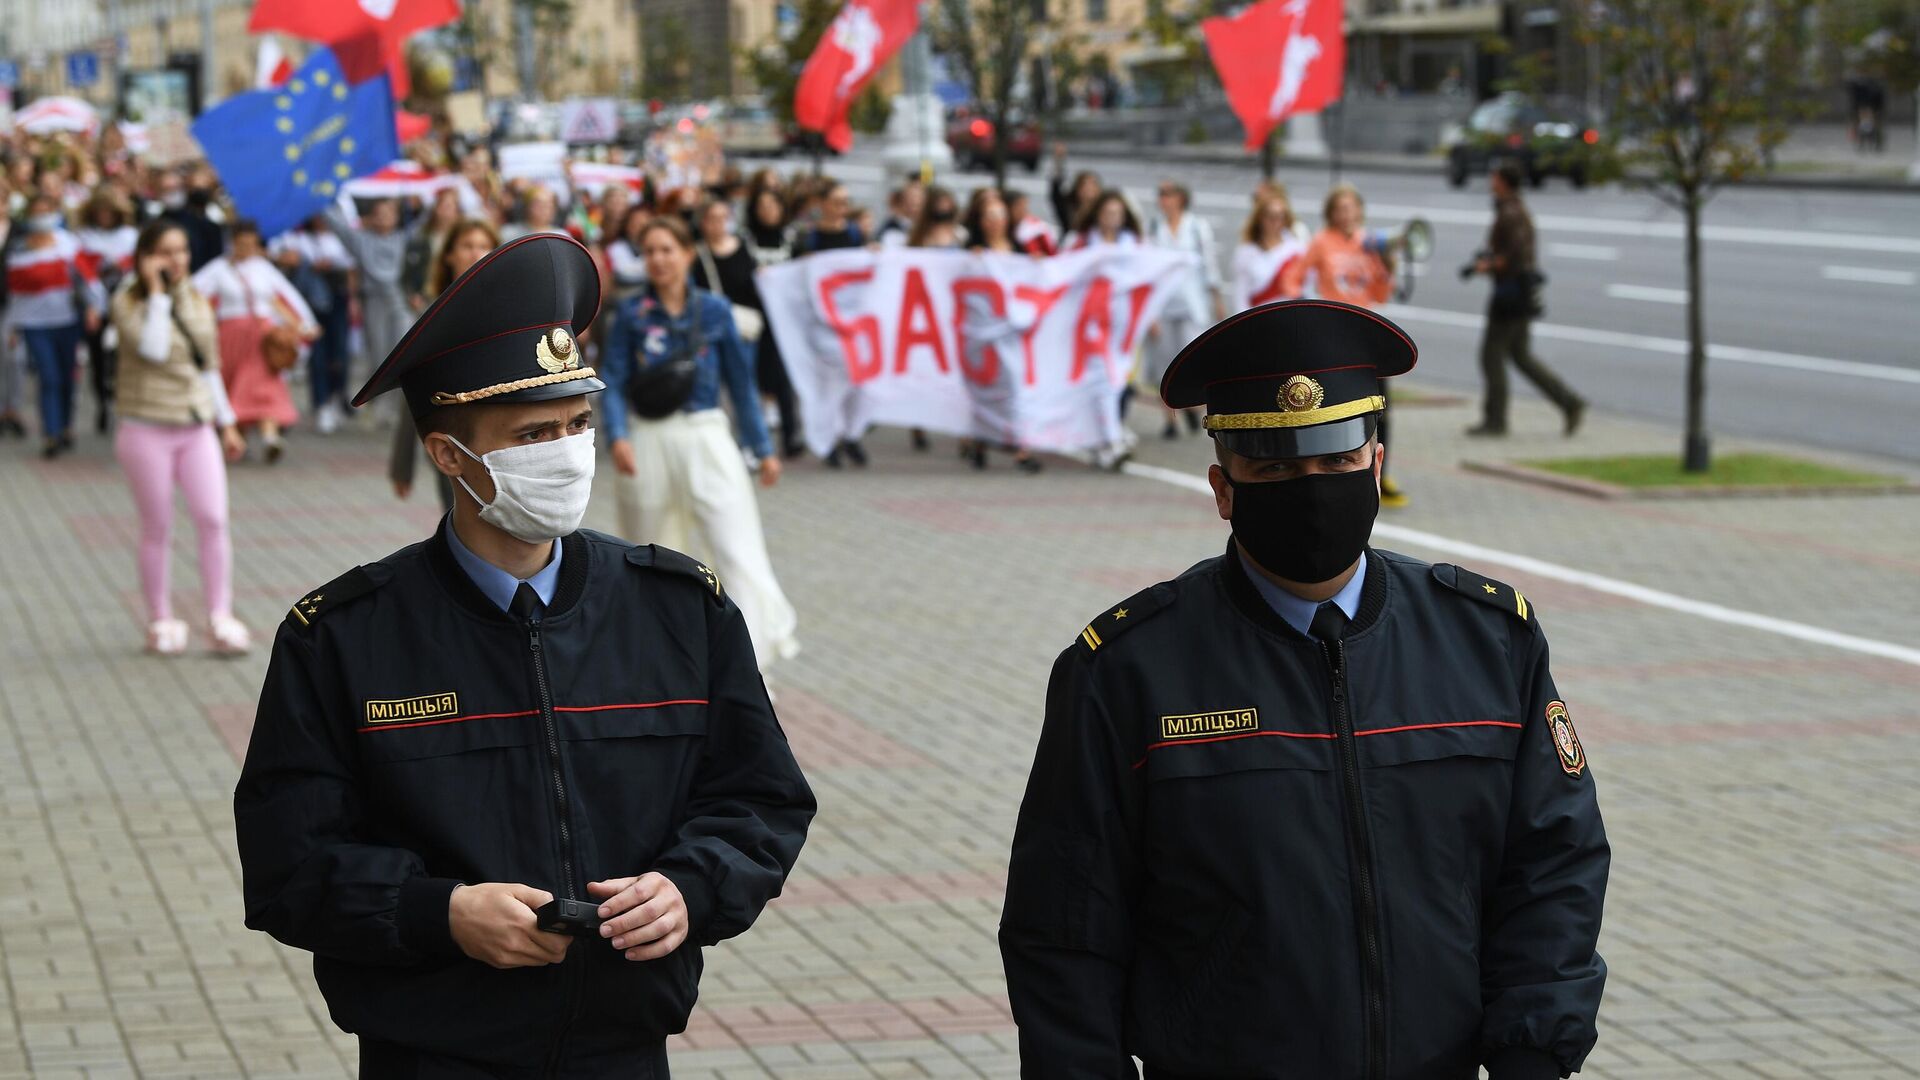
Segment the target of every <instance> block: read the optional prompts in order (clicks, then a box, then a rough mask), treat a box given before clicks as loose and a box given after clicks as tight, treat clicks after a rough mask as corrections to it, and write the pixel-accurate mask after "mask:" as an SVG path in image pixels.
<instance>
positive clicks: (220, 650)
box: [207, 615, 253, 656]
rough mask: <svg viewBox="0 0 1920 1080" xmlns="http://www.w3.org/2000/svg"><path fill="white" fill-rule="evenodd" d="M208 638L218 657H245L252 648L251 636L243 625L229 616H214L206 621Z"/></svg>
mask: <svg viewBox="0 0 1920 1080" xmlns="http://www.w3.org/2000/svg"><path fill="white" fill-rule="evenodd" d="M207 621H208V624H209V626H208V637H209V638H211V639H212V646H213V651H214V652H215V653H217V654H218V655H220V656H245V655H246V654H247V652H248V650H250V649H252V648H253V634H252V633H251V632H249V631H248V630H247V626H246V624H245V623H243V622H241V621H240V620H239V619H236V618H234V617H233V616H231V615H214V616H212V617H210V618H209V619H208V620H207Z"/></svg>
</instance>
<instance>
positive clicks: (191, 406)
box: [111, 218, 252, 656]
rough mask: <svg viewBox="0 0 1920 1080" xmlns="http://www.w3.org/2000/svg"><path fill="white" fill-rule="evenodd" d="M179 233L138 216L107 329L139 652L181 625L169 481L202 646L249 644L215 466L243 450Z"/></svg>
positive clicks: (183, 639)
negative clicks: (131, 527)
mask: <svg viewBox="0 0 1920 1080" xmlns="http://www.w3.org/2000/svg"><path fill="white" fill-rule="evenodd" d="M189 258H190V256H189V253H188V247H187V234H186V231H185V230H183V229H182V228H181V227H180V226H179V225H178V224H177V223H175V222H173V221H172V220H170V219H167V218H160V219H158V220H156V221H153V222H150V223H149V224H148V225H147V227H146V228H144V229H142V230H141V231H140V236H139V239H138V240H137V241H136V242H135V244H134V275H135V276H134V279H133V280H132V281H131V282H129V283H128V285H127V287H126V288H123V289H121V290H120V291H119V293H118V294H116V295H115V296H114V298H113V304H112V306H111V315H112V319H113V326H114V330H115V333H116V334H117V335H118V337H119V358H118V371H117V382H116V385H115V401H116V408H117V411H118V413H119V416H120V426H119V429H118V431H117V432H116V433H115V435H114V456H115V457H116V458H117V459H119V462H120V468H121V469H122V471H124V472H125V473H126V476H127V485H128V486H129V487H131V488H132V489H133V501H134V506H135V507H136V508H137V509H138V511H139V514H140V547H139V566H140V592H141V595H142V596H144V597H145V598H146V607H147V651H149V652H152V653H155V654H158V655H161V656H177V655H179V654H180V653H182V652H185V651H186V648H187V636H188V631H187V624H186V623H185V622H182V621H181V620H179V619H177V618H175V617H174V615H173V599H172V597H173V594H172V592H171V589H170V579H169V573H168V556H169V552H170V550H171V544H172V534H173V494H174V492H175V491H176V490H178V491H179V492H180V493H181V494H182V495H183V496H184V497H185V501H186V504H187V513H188V515H189V516H190V517H192V518H193V528H194V532H195V533H196V534H198V537H199V541H200V585H201V589H202V591H203V593H204V595H205V597H206V604H207V623H208V632H209V636H210V639H211V641H210V643H211V645H212V648H213V651H214V652H216V653H221V654H225V655H238V654H240V653H244V652H246V651H247V649H248V648H249V647H250V645H251V644H252V635H251V634H250V633H249V632H248V631H247V627H246V625H245V624H244V623H242V622H241V621H240V620H239V619H236V618H234V615H233V547H232V544H231V542H230V541H229V539H228V536H227V468H226V463H225V462H223V461H222V460H221V454H222V451H223V450H224V451H225V456H226V461H237V460H239V457H240V454H241V453H242V452H243V451H244V450H245V449H246V443H245V442H244V441H243V440H242V439H241V438H240V431H239V429H238V428H237V427H236V426H235V425H234V416H233V408H232V406H231V405H229V404H228V401H227V392H226V386H225V384H224V383H223V382H222V381H221V378H220V334H219V331H218V329H217V328H216V325H215V321H214V314H213V306H212V305H211V304H209V303H208V302H207V298H206V297H205V296H204V295H203V294H202V293H201V292H200V290H199V289H197V288H196V287H195V286H194V284H193V279H191V278H189V277H188V276H187V267H188V264H189Z"/></svg>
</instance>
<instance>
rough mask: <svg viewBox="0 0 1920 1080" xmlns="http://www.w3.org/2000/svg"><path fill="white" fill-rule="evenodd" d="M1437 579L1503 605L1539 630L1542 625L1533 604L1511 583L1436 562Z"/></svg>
mask: <svg viewBox="0 0 1920 1080" xmlns="http://www.w3.org/2000/svg"><path fill="white" fill-rule="evenodd" d="M1433 579H1434V580H1435V581H1438V582H1439V583H1440V584H1442V585H1445V586H1447V587H1448V588H1451V589H1453V590H1454V591H1456V592H1458V593H1459V594H1460V595H1462V596H1466V597H1470V598H1472V599H1474V600H1478V601H1480V602H1481V603H1483V604H1487V605H1490V606H1492V607H1496V608H1499V609H1500V610H1501V611H1504V612H1506V613H1507V614H1509V615H1511V616H1513V617H1514V618H1516V619H1519V620H1520V621H1521V622H1523V623H1526V624H1527V625H1528V626H1530V627H1533V628H1535V629H1538V628H1539V626H1540V621H1539V620H1538V619H1536V618H1534V614H1533V604H1532V603H1531V602H1530V601H1528V600H1527V598H1526V597H1525V596H1523V595H1521V592H1520V590H1519V589H1516V588H1514V587H1513V586H1511V585H1507V584H1504V583H1502V582H1498V581H1495V580H1493V579H1492V578H1489V577H1481V576H1480V575H1479V574H1476V573H1474V572H1473V571H1471V570H1469V569H1467V568H1466V567H1464V566H1455V565H1453V564H1452V563H1435V564H1434V565H1433Z"/></svg>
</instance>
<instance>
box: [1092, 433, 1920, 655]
mask: <svg viewBox="0 0 1920 1080" xmlns="http://www.w3.org/2000/svg"><path fill="white" fill-rule="evenodd" d="M1125 471H1126V472H1127V473H1128V474H1129V475H1131V476H1138V477H1141V478H1143V479H1147V480H1158V481H1159V482H1161V483H1163V484H1171V485H1173V486H1174V487H1179V488H1185V489H1187V490H1189V491H1194V492H1198V493H1201V494H1206V495H1211V494H1213V489H1212V488H1211V487H1208V486H1207V482H1206V480H1205V479H1203V478H1202V477H1199V476H1195V475H1192V474H1189V473H1183V472H1176V471H1175V470H1173V469H1163V468H1160V467H1159V466H1156V465H1142V464H1138V463H1134V462H1129V463H1128V464H1127V465H1126V466H1125ZM1373 535H1374V536H1376V537H1380V538H1382V539H1387V540H1395V541H1399V542H1401V543H1406V544H1412V545H1414V546H1416V547H1421V548H1425V549H1427V550H1429V551H1436V552H1439V553H1441V554H1443V555H1448V556H1452V557H1455V558H1461V559H1470V560H1472V561H1473V562H1474V563H1475V564H1478V565H1486V566H1504V567H1506V568H1508V569H1510V570H1518V571H1520V572H1521V573H1523V574H1531V575H1532V576H1534V577H1543V578H1548V579H1550V580H1553V581H1564V582H1566V583H1567V584H1569V585H1578V586H1580V587H1581V588H1584V589H1590V590H1592V591H1594V592H1598V593H1605V594H1607V595H1609V596H1618V597H1621V598H1623V599H1626V600H1632V601H1634V602H1636V603H1641V604H1645V605H1647V606H1648V607H1656V608H1661V609H1664V610H1666V611H1676V612H1679V613H1680V614H1683V615H1692V616H1694V617H1695V618H1700V619H1706V620H1708V621H1709V622H1717V623H1724V624H1726V625H1728V626H1739V627H1744V628H1746V629H1749V630H1758V631H1760V632H1762V633H1767V634H1775V635H1778V636H1780V637H1785V638H1792V639H1794V640H1796V641H1805V642H1810V643H1812V644H1815V645H1826V646H1828V647H1830V648H1835V649H1843V650H1845V651H1847V652H1854V653H1860V654H1863V655H1866V656H1877V657H1880V658H1881V659H1885V660H1895V661H1898V662H1900V663H1903V664H1912V665H1914V666H1916V667H1920V649H1913V648H1909V647H1907V646H1905V645H1895V644H1893V643H1892V642H1887V641H1879V640H1876V639H1874V638H1865V637H1859V636H1856V635H1854V634H1842V633H1840V632H1838V631H1835V630H1827V629H1823V628H1822V627H1818V626H1810V625H1808V624H1806V623H1801V622H1794V621H1792V620H1791V619H1780V618H1775V617H1774V616H1772V615H1762V614H1760V613H1758V612H1753V611H1742V610H1740V609H1738V608H1730V607H1725V606H1722V605H1720V604H1715V603H1710V602H1708V601H1705V600H1695V599H1692V598H1691V597H1686V596H1680V595H1677V594H1675V593H1670V592H1663V591H1661V590H1659V589H1650V588H1647V587H1646V586H1644V585H1635V584H1634V583H1633V582H1631V581H1621V580H1620V579H1618V578H1610V577H1606V576H1605V575H1602V574H1595V573H1591V572H1589V571H1586V570H1576V569H1574V568H1573V567H1570V566H1561V565H1560V564H1559V563H1551V562H1547V561H1545V560H1544V559H1536V558H1534V557H1533V556H1531V555H1521V554H1518V553H1515V552H1511V551H1502V550H1500V549H1499V548H1490V547H1486V546H1484V545H1481V544H1476V543H1473V542H1471V541H1467V540H1455V539H1453V538H1452V537H1449V536H1441V535H1440V534H1438V533H1430V532H1426V531H1424V530H1421V529H1409V528H1407V527H1406V526H1404V525H1382V524H1376V525H1374V527H1373Z"/></svg>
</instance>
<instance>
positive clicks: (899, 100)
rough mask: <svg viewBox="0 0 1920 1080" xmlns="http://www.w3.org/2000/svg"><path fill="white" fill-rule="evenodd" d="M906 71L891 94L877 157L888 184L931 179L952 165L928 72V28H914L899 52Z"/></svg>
mask: <svg viewBox="0 0 1920 1080" xmlns="http://www.w3.org/2000/svg"><path fill="white" fill-rule="evenodd" d="M901 67H902V71H903V72H904V74H905V75H906V85H905V86H904V87H903V88H902V92H901V93H898V94H895V95H894V97H893V113H892V115H890V116H888V117H887V135H886V146H885V148H884V149H883V150H881V152H880V160H881V162H882V163H883V166H884V167H885V169H886V172H887V181H888V183H889V184H894V183H898V182H899V181H900V180H902V179H904V178H905V177H907V176H918V177H919V178H920V180H921V182H923V183H930V182H932V180H933V177H934V175H935V174H936V173H941V172H946V171H949V170H951V169H952V168H953V151H952V150H951V149H949V148H948V147H947V140H946V135H945V133H944V131H943V130H942V127H943V124H944V120H943V118H942V116H941V110H940V99H939V98H937V97H935V96H934V95H933V87H932V85H931V72H932V68H933V47H932V46H931V45H930V44H928V42H927V32H926V31H925V30H916V31H914V35H913V37H912V38H910V39H908V41H907V45H906V48H905V50H904V51H903V52H902V54H901Z"/></svg>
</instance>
